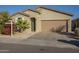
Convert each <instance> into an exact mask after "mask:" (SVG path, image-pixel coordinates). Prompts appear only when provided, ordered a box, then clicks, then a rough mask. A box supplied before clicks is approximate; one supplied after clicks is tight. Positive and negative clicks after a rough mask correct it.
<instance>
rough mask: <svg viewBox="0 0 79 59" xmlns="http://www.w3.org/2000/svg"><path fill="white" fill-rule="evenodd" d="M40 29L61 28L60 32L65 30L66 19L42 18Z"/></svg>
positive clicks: (53, 29)
mask: <svg viewBox="0 0 79 59" xmlns="http://www.w3.org/2000/svg"><path fill="white" fill-rule="evenodd" d="M41 24H42V25H41V29H42V31H56V30H58V29H60V28H61V31H62V32H67V30H68V29H67V27H68V26H67V21H61V20H60V21H58V20H57V21H56V20H49V21H47V20H44V21H41Z"/></svg>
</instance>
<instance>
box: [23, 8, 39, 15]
mask: <svg viewBox="0 0 79 59" xmlns="http://www.w3.org/2000/svg"><path fill="white" fill-rule="evenodd" d="M28 10H29V11H32V12H35V13H38V14H40V13H39V12H38V11H35V10H31V9H28ZM28 10H24V11H22V12H25V11H28Z"/></svg>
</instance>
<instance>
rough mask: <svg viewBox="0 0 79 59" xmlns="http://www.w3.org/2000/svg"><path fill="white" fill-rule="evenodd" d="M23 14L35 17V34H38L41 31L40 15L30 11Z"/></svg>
mask: <svg viewBox="0 0 79 59" xmlns="http://www.w3.org/2000/svg"><path fill="white" fill-rule="evenodd" d="M24 13H26V14H28V15H30V18H31V17H35V19H36V32H40V31H41V21H40V17H39V16H40V14H38V13H36V12H33V11H30V10H26V11H25V12H24Z"/></svg>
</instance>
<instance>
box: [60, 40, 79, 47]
mask: <svg viewBox="0 0 79 59" xmlns="http://www.w3.org/2000/svg"><path fill="white" fill-rule="evenodd" d="M58 41H60V42H63V43H68V44H72V45H75V46H77V47H79V40H70V41H67V40H63V39H59V40H58Z"/></svg>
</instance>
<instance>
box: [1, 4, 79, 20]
mask: <svg viewBox="0 0 79 59" xmlns="http://www.w3.org/2000/svg"><path fill="white" fill-rule="evenodd" d="M40 6H41V7H47V8H50V9H57V10H60V11H63V12H68V13H71V14H73V15H74V16H73V19H76V18H79V5H0V12H2V11H8V12H9V13H10V14H14V13H16V12H19V11H23V10H27V9H33V10H35V9H36V8H38V7H40Z"/></svg>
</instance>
